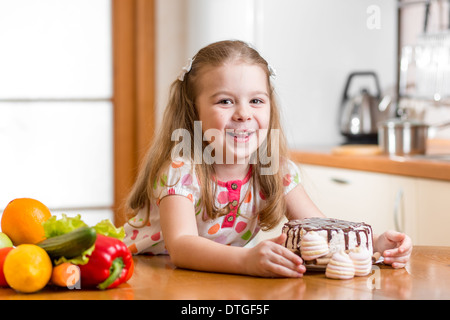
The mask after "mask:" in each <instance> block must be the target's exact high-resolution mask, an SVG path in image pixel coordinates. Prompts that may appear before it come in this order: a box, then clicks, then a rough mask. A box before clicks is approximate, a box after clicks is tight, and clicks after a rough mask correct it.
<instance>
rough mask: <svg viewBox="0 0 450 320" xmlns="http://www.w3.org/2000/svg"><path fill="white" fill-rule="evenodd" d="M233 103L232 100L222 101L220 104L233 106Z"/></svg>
mask: <svg viewBox="0 0 450 320" xmlns="http://www.w3.org/2000/svg"><path fill="white" fill-rule="evenodd" d="M232 103H233V101H231V99H222V100H220V101H219V104H232Z"/></svg>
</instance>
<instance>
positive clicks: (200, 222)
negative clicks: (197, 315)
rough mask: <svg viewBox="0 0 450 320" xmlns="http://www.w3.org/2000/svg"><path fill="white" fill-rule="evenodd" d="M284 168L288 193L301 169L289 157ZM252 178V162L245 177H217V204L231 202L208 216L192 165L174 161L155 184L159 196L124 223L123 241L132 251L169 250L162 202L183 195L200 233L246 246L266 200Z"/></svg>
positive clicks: (223, 241)
mask: <svg viewBox="0 0 450 320" xmlns="http://www.w3.org/2000/svg"><path fill="white" fill-rule="evenodd" d="M282 169H283V185H284V187H285V194H287V193H288V192H289V191H290V190H292V189H293V188H294V187H295V186H296V185H297V184H299V183H300V176H299V170H298V167H297V165H296V164H295V163H293V162H292V161H290V160H288V161H286V162H285V166H284V168H282ZM250 178H251V166H250V170H249V171H248V173H247V175H246V176H245V178H244V179H243V180H231V181H227V182H223V181H217V183H218V186H217V192H216V200H215V202H216V203H215V204H216V206H217V207H218V208H224V207H225V206H229V212H228V213H227V214H226V215H223V216H221V217H218V218H216V219H210V218H208V219H206V216H205V217H204V216H203V215H204V210H203V207H202V205H201V203H202V201H201V190H200V185H199V183H198V180H197V177H196V175H195V172H194V170H193V166H192V165H191V164H190V163H187V162H184V161H182V160H177V161H173V162H172V163H171V165H170V166H169V167H168V168H167V170H166V171H165V173H164V174H162V176H161V177H160V179H159V180H157V181H155V183H154V185H153V188H154V189H155V191H156V192H155V194H156V195H159V196H158V199H157V200H155V201H151V202H150V203H149V204H147V205H146V206H145V207H144V208H142V209H141V210H140V211H139V212H138V214H137V215H136V216H134V217H133V218H131V219H130V220H129V221H128V222H127V223H125V225H124V229H125V233H126V236H125V239H124V242H125V243H126V245H127V246H128V248H129V249H130V251H131V252H132V253H133V254H154V255H156V254H167V253H168V252H167V250H166V248H165V244H164V237H163V234H162V232H161V226H160V223H159V202H160V201H161V199H162V198H163V197H165V196H169V195H182V196H185V197H187V198H188V199H190V200H191V201H192V205H193V206H194V211H195V215H196V220H197V228H198V234H199V235H200V236H202V237H205V238H208V239H210V240H212V241H215V242H218V243H222V244H226V245H231V246H240V247H242V246H245V245H246V244H247V243H248V242H249V241H251V240H252V239H253V238H254V237H255V235H256V234H257V233H258V231H259V230H260V227H259V223H258V219H257V217H256V215H257V213H258V212H259V210H260V208H262V207H263V206H264V203H265V197H264V195H263V194H262V193H261V192H260V190H259V188H258V186H257V185H256V184H254V183H252V179H250ZM211 183H214V182H213V181H211ZM239 204H240V205H239Z"/></svg>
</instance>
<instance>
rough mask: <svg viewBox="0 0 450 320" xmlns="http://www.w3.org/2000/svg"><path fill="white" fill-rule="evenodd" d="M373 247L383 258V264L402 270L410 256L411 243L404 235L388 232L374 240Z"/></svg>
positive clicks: (392, 231)
mask: <svg viewBox="0 0 450 320" xmlns="http://www.w3.org/2000/svg"><path fill="white" fill-rule="evenodd" d="M376 240H377V241H376V243H375V247H376V248H377V251H379V252H381V253H382V255H383V257H384V263H385V264H390V265H392V267H393V268H403V267H405V265H406V263H407V262H408V260H409V257H410V256H411V251H412V241H411V238H410V237H408V236H407V235H406V234H404V233H400V232H397V231H394V230H389V231H386V232H385V233H383V234H382V235H380V236H379V237H378V238H377V239H376Z"/></svg>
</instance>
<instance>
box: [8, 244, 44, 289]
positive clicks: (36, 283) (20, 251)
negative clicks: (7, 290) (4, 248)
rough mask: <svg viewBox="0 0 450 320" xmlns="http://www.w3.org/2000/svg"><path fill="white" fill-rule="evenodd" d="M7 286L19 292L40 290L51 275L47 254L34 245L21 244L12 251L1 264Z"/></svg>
mask: <svg viewBox="0 0 450 320" xmlns="http://www.w3.org/2000/svg"><path fill="white" fill-rule="evenodd" d="M3 273H4V275H5V279H6V282H7V283H8V285H9V286H10V287H11V288H13V289H14V290H17V291H19V292H24V293H31V292H36V291H39V290H41V289H42V288H44V287H45V286H46V284H47V283H48V282H49V280H50V277H51V275H52V261H51V260H50V257H49V256H48V254H47V252H45V250H44V249H42V248H41V247H38V246H37V245H34V244H21V245H19V246H17V247H16V248H14V249H12V250H11V251H10V252H9V253H8V255H7V256H6V259H5V263H4V264H3Z"/></svg>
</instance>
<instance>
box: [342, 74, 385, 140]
mask: <svg viewBox="0 0 450 320" xmlns="http://www.w3.org/2000/svg"><path fill="white" fill-rule="evenodd" d="M367 76H369V77H372V78H373V79H374V81H375V86H376V93H375V94H370V92H369V91H368V90H367V89H366V88H361V89H360V92H359V94H357V95H355V96H352V97H349V96H348V89H349V87H350V84H351V82H352V80H354V79H355V78H356V77H367ZM386 100H390V99H389V97H386V99H383V101H382V98H381V89H380V83H379V81H378V76H377V75H376V73H375V72H373V71H359V72H352V73H350V75H349V76H348V78H347V82H346V84H345V89H344V93H343V97H342V101H341V106H340V114H339V128H340V132H341V134H342V135H343V136H344V137H346V138H347V140H348V142H355V143H375V144H376V143H377V139H378V128H377V124H378V122H380V121H383V120H385V119H387V118H388V117H389V112H390V110H389V109H390V108H389V107H390V106H389V105H390V103H389V102H390V101H386Z"/></svg>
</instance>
